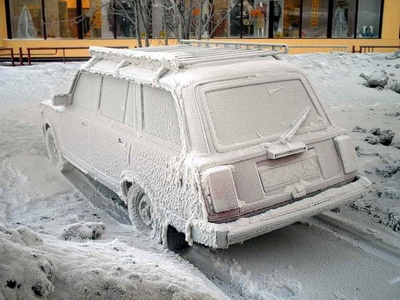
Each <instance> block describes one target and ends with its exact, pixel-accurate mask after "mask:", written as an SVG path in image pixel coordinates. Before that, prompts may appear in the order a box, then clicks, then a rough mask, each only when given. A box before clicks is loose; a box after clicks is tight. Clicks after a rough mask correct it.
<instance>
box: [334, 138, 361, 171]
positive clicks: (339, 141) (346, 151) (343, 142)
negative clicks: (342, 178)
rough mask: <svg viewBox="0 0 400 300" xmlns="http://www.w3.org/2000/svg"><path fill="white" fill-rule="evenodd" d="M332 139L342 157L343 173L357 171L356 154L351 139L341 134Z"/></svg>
mask: <svg viewBox="0 0 400 300" xmlns="http://www.w3.org/2000/svg"><path fill="white" fill-rule="evenodd" d="M333 140H334V142H335V145H336V149H337V151H338V153H339V156H340V158H341V159H342V164H343V170H344V173H345V174H348V173H352V172H354V171H357V169H358V161H357V154H356V150H355V148H354V144H353V141H352V139H351V138H350V137H349V136H347V135H341V136H337V137H335V138H334V139H333Z"/></svg>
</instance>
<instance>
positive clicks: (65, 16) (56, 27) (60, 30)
mask: <svg viewBox="0 0 400 300" xmlns="http://www.w3.org/2000/svg"><path fill="white" fill-rule="evenodd" d="M45 9H46V33H47V37H48V38H77V37H78V27H77V23H76V17H77V10H76V1H62V0H46V1H45Z"/></svg>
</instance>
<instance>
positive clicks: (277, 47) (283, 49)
mask: <svg viewBox="0 0 400 300" xmlns="http://www.w3.org/2000/svg"><path fill="white" fill-rule="evenodd" d="M181 45H190V46H198V47H225V48H235V49H247V50H249V49H257V50H263V49H264V50H268V49H269V50H271V51H273V52H270V55H275V54H285V53H288V52H289V47H288V45H287V44H278V43H243V42H214V41H212V42H210V41H203V40H181Z"/></svg>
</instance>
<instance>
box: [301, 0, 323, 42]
mask: <svg viewBox="0 0 400 300" xmlns="http://www.w3.org/2000/svg"><path fill="white" fill-rule="evenodd" d="M302 25H303V26H302V33H301V37H303V38H326V37H327V34H328V0H303V21H302Z"/></svg>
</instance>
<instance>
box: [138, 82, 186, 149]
mask: <svg viewBox="0 0 400 300" xmlns="http://www.w3.org/2000/svg"><path fill="white" fill-rule="evenodd" d="M142 91H143V93H142V107H143V119H142V122H143V131H144V132H146V133H149V134H151V135H154V136H156V137H159V138H161V139H164V140H167V141H171V142H173V143H175V144H177V145H180V144H181V139H180V134H179V122H178V115H177V112H176V108H175V101H174V98H173V97H172V94H171V93H170V92H169V91H166V90H163V89H159V88H154V87H151V86H143V90H142Z"/></svg>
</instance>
